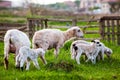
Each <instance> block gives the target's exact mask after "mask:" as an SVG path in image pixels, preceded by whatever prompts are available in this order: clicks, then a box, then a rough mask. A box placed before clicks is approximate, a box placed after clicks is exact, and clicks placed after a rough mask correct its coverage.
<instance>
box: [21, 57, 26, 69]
mask: <svg viewBox="0 0 120 80" xmlns="http://www.w3.org/2000/svg"><path fill="white" fill-rule="evenodd" d="M24 63H25V58H22V59H21V61H20V69H21V70H22V71H23V66H24Z"/></svg>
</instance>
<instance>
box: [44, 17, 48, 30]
mask: <svg viewBox="0 0 120 80" xmlns="http://www.w3.org/2000/svg"><path fill="white" fill-rule="evenodd" d="M44 21H45V28H48V24H47V21H48V19H45V20H44Z"/></svg>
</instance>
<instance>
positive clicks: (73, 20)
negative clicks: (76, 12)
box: [72, 18, 77, 26]
mask: <svg viewBox="0 0 120 80" xmlns="http://www.w3.org/2000/svg"><path fill="white" fill-rule="evenodd" d="M72 26H77V19H75V18H74V19H72Z"/></svg>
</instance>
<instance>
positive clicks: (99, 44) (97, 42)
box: [91, 39, 101, 47]
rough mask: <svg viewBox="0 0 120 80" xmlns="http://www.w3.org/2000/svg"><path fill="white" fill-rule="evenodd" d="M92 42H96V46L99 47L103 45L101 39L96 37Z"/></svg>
mask: <svg viewBox="0 0 120 80" xmlns="http://www.w3.org/2000/svg"><path fill="white" fill-rule="evenodd" d="M91 42H93V43H95V44H96V46H98V47H99V46H101V43H100V40H97V39H95V40H92V41H91Z"/></svg>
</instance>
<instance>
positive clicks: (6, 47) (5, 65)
mask: <svg viewBox="0 0 120 80" xmlns="http://www.w3.org/2000/svg"><path fill="white" fill-rule="evenodd" d="M8 47H9V46H6V45H5V48H4V67H5V69H8V64H9V62H8V57H9V54H8V53H9V48H8Z"/></svg>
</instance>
